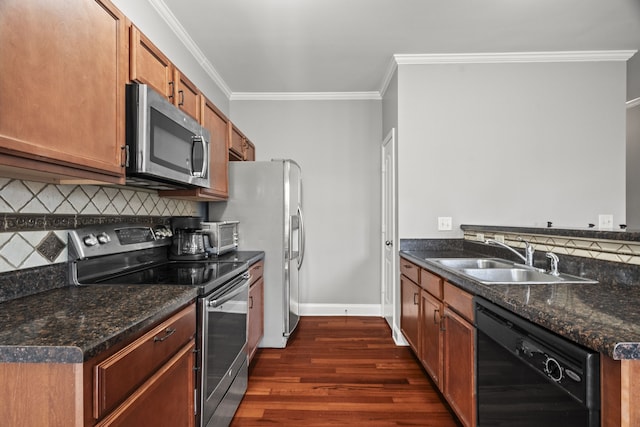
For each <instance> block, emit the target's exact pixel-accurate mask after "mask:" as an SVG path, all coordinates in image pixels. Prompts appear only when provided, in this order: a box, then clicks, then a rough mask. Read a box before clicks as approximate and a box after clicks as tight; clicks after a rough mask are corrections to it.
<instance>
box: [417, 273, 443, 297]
mask: <svg viewBox="0 0 640 427" xmlns="http://www.w3.org/2000/svg"><path fill="white" fill-rule="evenodd" d="M420 285H421V286H422V289H424V290H425V291H427V292H429V293H430V294H431V295H433V296H434V297H436V298H438V299H439V300H442V278H440V276H436V275H435V274H433V273H431V272H429V271H427V270H425V269H422V271H421V272H420Z"/></svg>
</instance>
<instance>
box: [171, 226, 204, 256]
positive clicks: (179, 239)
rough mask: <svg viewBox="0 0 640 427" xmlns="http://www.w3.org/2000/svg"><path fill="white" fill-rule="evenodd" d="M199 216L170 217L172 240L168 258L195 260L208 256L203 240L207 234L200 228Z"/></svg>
mask: <svg viewBox="0 0 640 427" xmlns="http://www.w3.org/2000/svg"><path fill="white" fill-rule="evenodd" d="M200 221H201V220H200V218H198V217H192V216H178V217H173V218H171V230H172V231H173V242H172V245H171V249H170V252H169V258H171V259H173V260H180V261H183V260H186V261H195V260H201V259H205V258H207V256H208V253H207V251H206V243H205V240H206V239H207V236H206V235H205V233H204V232H203V231H202V230H201V226H200Z"/></svg>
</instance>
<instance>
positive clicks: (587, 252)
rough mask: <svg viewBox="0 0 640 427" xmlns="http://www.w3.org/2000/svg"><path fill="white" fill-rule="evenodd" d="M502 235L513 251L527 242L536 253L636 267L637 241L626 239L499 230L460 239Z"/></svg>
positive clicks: (639, 252) (466, 232)
mask: <svg viewBox="0 0 640 427" xmlns="http://www.w3.org/2000/svg"><path fill="white" fill-rule="evenodd" d="M496 235H498V236H503V237H504V242H505V243H506V244H507V245H509V246H511V247H514V248H524V247H525V244H524V243H523V242H522V241H521V240H520V239H523V240H526V241H528V242H529V243H531V244H532V245H533V246H534V247H535V249H536V251H542V252H554V253H556V254H558V255H571V256H575V257H582V258H588V259H597V260H602V261H612V262H619V263H624V264H633V265H640V242H633V241H626V240H610V239H597V238H588V237H571V236H554V235H539V234H533V233H517V232H511V231H510V232H502V231H486V230H482V231H479V230H473V229H470V228H467V229H465V230H464V240H467V241H473V242H481V241H483V240H484V239H495V238H496Z"/></svg>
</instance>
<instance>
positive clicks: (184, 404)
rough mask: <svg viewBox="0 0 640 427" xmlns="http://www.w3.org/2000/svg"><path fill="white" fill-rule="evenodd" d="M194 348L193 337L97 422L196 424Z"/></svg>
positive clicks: (173, 426) (187, 426)
mask: <svg viewBox="0 0 640 427" xmlns="http://www.w3.org/2000/svg"><path fill="white" fill-rule="evenodd" d="M194 349H195V341H194V340H193V339H192V340H191V341H190V342H189V344H187V345H186V346H184V347H183V348H182V349H181V350H180V351H179V352H178V353H177V354H176V355H175V356H173V357H172V358H171V360H169V361H168V362H167V363H166V364H165V365H163V366H162V367H161V368H160V369H159V370H158V372H156V373H155V374H154V375H153V376H152V377H151V378H149V380H147V381H146V382H145V383H144V384H143V385H142V386H140V388H138V389H137V390H136V391H135V392H134V393H133V394H132V395H131V396H129V398H128V399H127V400H125V401H124V402H123V403H122V404H121V405H120V406H118V407H117V408H116V409H115V410H114V411H113V412H112V413H111V414H109V415H108V416H107V417H106V418H104V419H103V420H102V421H100V422H99V423H98V424H96V426H99V427H106V426H145V425H148V426H154V427H163V426H164V427H176V426H185V427H190V426H194V425H195V414H194V412H195V411H194V409H195V408H194V404H195V402H194V394H193V391H194V388H195V386H194V373H193V368H194V360H193V359H194V357H193V351H194Z"/></svg>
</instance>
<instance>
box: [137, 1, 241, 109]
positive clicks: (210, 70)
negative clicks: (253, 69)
mask: <svg viewBox="0 0 640 427" xmlns="http://www.w3.org/2000/svg"><path fill="white" fill-rule="evenodd" d="M149 3H150V4H151V6H153V8H154V9H155V10H156V11H157V12H158V14H159V15H160V17H161V18H162V19H164V21H165V22H166V23H167V25H169V28H171V30H172V31H173V32H174V33H175V35H176V36H177V37H178V38H179V39H180V41H181V42H182V43H183V44H184V45H185V46H186V48H187V50H188V51H189V52H190V53H191V54H192V55H193V57H194V58H195V59H196V60H197V61H198V63H199V64H200V66H201V67H202V68H203V69H204V71H205V72H206V73H207V75H208V76H209V77H211V79H212V80H213V82H214V83H215V84H216V85H218V87H219V88H220V90H221V91H222V92H223V93H224V94H225V96H226V97H227V98H230V97H231V94H232V92H231V89H230V88H229V86H227V84H226V83H225V81H224V80H223V79H222V77H221V76H220V74H218V72H217V71H216V69H215V68H214V67H213V65H212V64H211V62H209V60H208V59H207V57H206V56H205V55H204V53H203V52H202V51H201V50H200V48H199V47H198V45H197V44H196V43H195V42H194V41H193V39H192V38H191V36H190V35H189V33H188V32H187V30H186V29H185V28H184V27H183V26H182V24H180V22H179V21H178V19H177V18H176V17H175V15H174V14H173V13H172V12H171V10H170V9H169V7H167V5H166V4H165V2H164V1H163V0H149Z"/></svg>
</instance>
